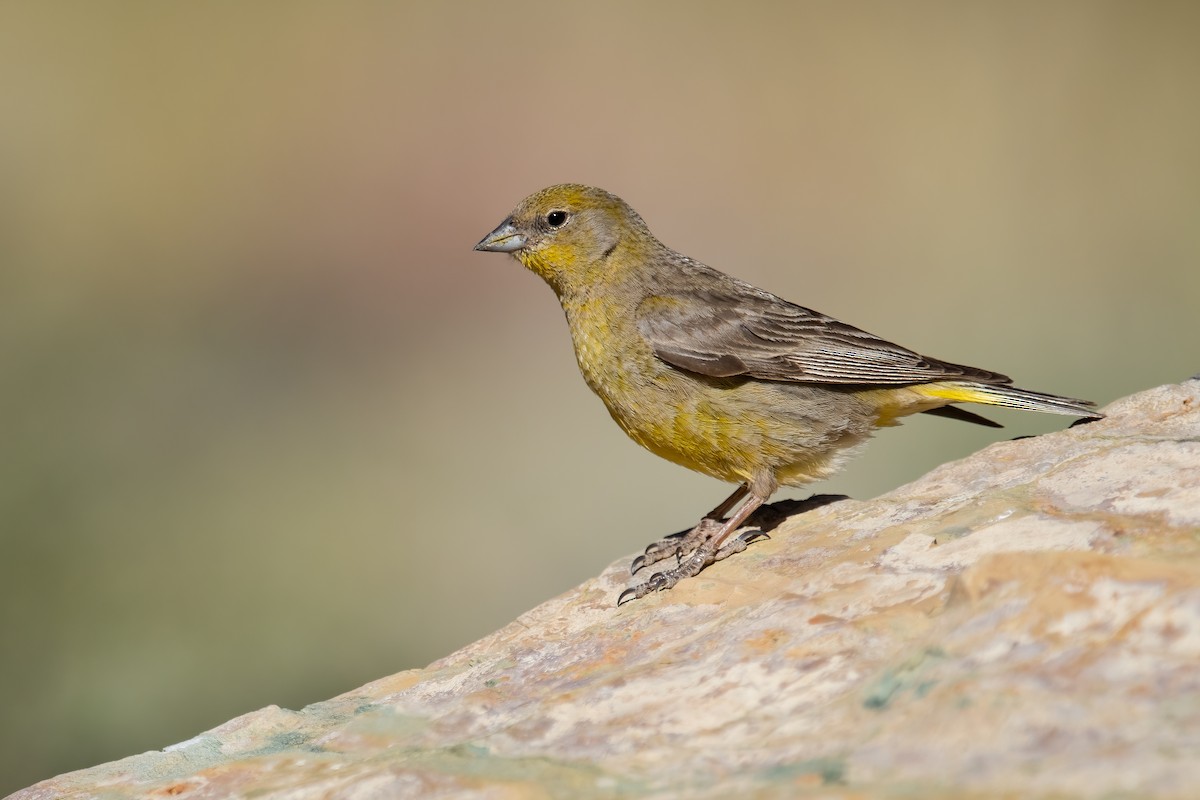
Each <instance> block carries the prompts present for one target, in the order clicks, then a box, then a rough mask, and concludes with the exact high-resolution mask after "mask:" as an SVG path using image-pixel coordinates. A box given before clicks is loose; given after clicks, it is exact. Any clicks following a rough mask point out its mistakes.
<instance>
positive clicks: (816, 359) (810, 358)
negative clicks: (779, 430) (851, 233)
mask: <svg viewBox="0 0 1200 800" xmlns="http://www.w3.org/2000/svg"><path fill="white" fill-rule="evenodd" d="M694 263H695V262H693V264H694ZM721 277H722V278H725V277H726V276H721ZM727 280H728V285H726V286H720V287H716V288H710V289H688V290H684V291H675V292H670V293H663V294H656V295H654V296H651V297H647V298H645V299H644V300H643V301H642V302H641V304H640V305H639V307H638V312H637V326H638V330H639V331H640V332H641V334H642V336H644V337H645V338H646V341H647V342H649V344H650V346H651V347H652V348H653V349H654V353H655V355H657V356H658V357H659V358H660V359H662V360H663V361H665V362H667V363H668V364H671V365H672V366H675V367H678V368H679V369H683V370H687V371H689V372H695V373H698V374H701V375H709V376H712V377H731V376H735V375H745V376H748V377H752V378H758V379H760V380H772V381H787V382H796V383H822V384H847V385H853V384H883V385H904V384H916V383H929V382H934V381H942V380H970V381H978V382H981V383H996V384H1002V383H1010V382H1011V381H1010V379H1009V378H1008V377H1007V376H1004V375H1001V374H999V373H996V372H989V371H987V370H981V369H976V368H975V367H967V366H963V365H961V364H951V363H949V362H946V361H939V360H937V359H933V358H929V357H927V356H922V355H920V354H919V353H915V352H913V351H912V350H909V349H907V348H904V347H901V346H899V345H897V344H893V343H892V342H889V341H887V340H885V339H881V338H879V337H878V336H874V335H872V334H870V333H867V332H866V331H863V330H859V329H858V328H855V327H853V326H851V325H847V324H845V323H844V322H839V321H838V320H835V319H833V318H832V317H828V316H826V315H824V314H821V313H819V312H816V311H813V310H812V309H809V308H804V307H803V306H798V305H795V304H793V303H789V302H787V301H786V300H783V299H781V298H779V297H776V296H775V295H772V294H770V293H768V292H764V291H762V290H760V289H757V288H755V287H753V286H751V285H750V284H747V283H743V282H741V281H737V280H736V279H732V278H728V279H727Z"/></svg>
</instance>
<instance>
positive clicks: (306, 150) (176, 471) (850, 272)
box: [0, 0, 1200, 794]
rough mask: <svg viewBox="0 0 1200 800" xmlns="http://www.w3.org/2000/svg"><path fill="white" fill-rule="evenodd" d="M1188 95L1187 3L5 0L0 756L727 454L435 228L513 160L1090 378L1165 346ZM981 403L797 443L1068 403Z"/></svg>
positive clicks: (789, 292) (516, 549)
mask: <svg viewBox="0 0 1200 800" xmlns="http://www.w3.org/2000/svg"><path fill="white" fill-rule="evenodd" d="M1198 142H1200V5H1197V4H1189V3H1106V2H1077V3H1071V2H1059V3H1040V2H1030V3H1024V2H1017V3H1013V2H995V3H985V2H981V3H969V4H967V3H957V2H944V3H920V2H910V3H904V4H893V3H878V4H871V3H865V4H864V3H854V4H841V3H777V4H772V3H759V4H738V5H737V6H736V7H735V6H734V4H717V3H712V4H702V3H667V2H663V3H655V4H642V3H627V4H624V3H608V4H603V5H598V4H587V5H585V4H571V3H544V4H533V3H524V2H520V1H519V0H514V2H508V3H504V4H493V3H465V2H464V3H457V4H453V5H451V4H437V3H425V4H417V3H383V2H347V3H338V4H331V3H315V2H313V3H305V2H287V3H254V4H245V3H237V2H211V3H203V4H199V3H196V4H181V3H156V2H141V3H134V2H109V3H102V4H101V3H92V4H88V3H61V2H26V3H19V2H17V3H5V4H3V5H0V376H2V377H0V379H2V381H3V389H2V390H0V409H2V411H3V417H2V418H3V425H2V427H0V437H2V438H0V441H2V442H3V458H2V459H0V470H2V471H3V473H2V476H0V643H2V646H3V658H2V659H0V670H3V674H2V675H0V693H2V694H0V708H2V709H3V713H2V714H0V794H4V793H7V792H8V791H12V790H15V789H18V788H20V787H22V786H24V785H26V784H29V783H31V782H33V781H35V780H38V779H41V778H45V777H49V776H51V775H53V774H55V773H58V772H62V771H66V770H70V769H75V768H79V767H85V766H89V765H91V764H94V763H98V762H102V761H106V760H110V759H114V758H118V757H121V756H125V755H129V754H133V753H136V752H140V751H144V750H147V749H151V748H161V747H163V746H165V745H169V744H171V743H173V742H176V741H180V740H183V739H186V738H188V737H190V736H192V735H194V734H196V733H198V732H200V731H202V730H204V729H207V728H210V727H212V726H214V725H217V724H219V723H221V722H223V721H225V720H227V719H229V718H231V717H233V716H236V715H238V714H241V713H243V712H247V711H250V710H253V709H256V708H259V707H262V706H264V705H267V704H271V703H276V704H279V705H282V706H285V707H289V708H300V707H302V706H304V705H305V704H307V703H311V702H315V701H318V700H322V699H325V698H327V697H330V696H332V695H334V694H337V693H340V692H344V691H348V690H351V689H353V688H355V687H356V686H358V685H360V684H362V683H365V682H367V681H369V680H371V679H374V678H377V677H381V676H384V675H388V674H391V673H394V672H397V671H399V670H403V669H407V668H411V667H418V666H422V665H424V664H426V663H428V662H429V661H431V660H433V659H435V658H437V657H439V656H442V655H445V654H447V653H449V652H451V651H452V650H453V649H455V648H457V647H459V646H461V645H463V644H466V643H467V642H470V641H472V640H474V639H476V638H478V637H479V636H481V635H484V634H486V633H488V632H490V631H492V630H494V629H495V628H497V627H499V626H501V625H503V624H505V623H506V622H508V621H510V620H511V619H513V618H514V617H515V616H516V615H518V614H520V613H521V612H523V611H525V610H527V609H529V608H531V607H533V606H535V605H536V604H538V603H539V602H540V601H542V600H545V599H547V598H549V597H551V596H553V595H555V594H557V593H559V592H562V591H564V590H566V589H568V588H570V587H571V586H573V585H575V584H577V583H578V582H580V581H582V580H584V579H586V578H588V577H590V576H593V575H595V574H597V573H599V572H600V571H601V570H602V569H603V568H604V567H605V566H606V565H607V564H609V563H610V562H612V561H613V560H616V559H628V558H629V557H630V556H631V555H632V554H633V553H634V552H635V551H637V550H639V549H640V548H641V547H642V546H643V545H644V544H646V543H647V542H648V541H650V540H652V539H655V538H657V537H658V536H660V535H663V534H665V533H668V532H671V531H675V530H678V529H681V528H683V527H685V526H687V525H690V524H692V523H693V522H694V521H695V520H696V519H697V518H698V517H699V515H700V514H702V513H703V512H705V511H707V510H708V509H709V508H711V507H712V506H713V505H715V504H716V502H717V501H718V500H720V499H722V498H723V497H724V496H725V495H726V494H727V492H728V487H726V486H724V485H721V484H719V483H717V482H715V481H713V480H711V479H709V478H705V477H703V476H700V475H696V474H692V473H689V472H687V471H686V470H683V469H681V468H679V467H676V466H673V465H671V464H668V463H666V462H662V461H659V460H658V459H656V458H655V457H654V456H652V455H650V454H648V453H646V452H643V451H642V450H640V449H639V448H638V447H637V446H636V445H634V444H632V443H630V442H629V441H627V440H626V439H625V437H624V436H623V434H621V432H620V431H619V430H618V429H617V427H616V426H615V425H613V424H612V422H611V421H610V420H609V418H608V415H607V414H606V413H605V411H604V409H603V407H602V406H601V404H600V402H599V401H598V400H596V399H595V398H594V397H592V396H591V394H590V393H589V392H588V390H587V388H586V387H585V386H584V384H583V381H582V380H580V378H579V375H578V373H577V370H576V367H575V363H574V358H573V355H572V353H571V349H570V343H569V340H568V336H567V332H566V326H565V324H564V322H563V319H562V312H561V310H560V309H559V308H558V306H557V304H556V302H555V300H554V297H553V295H552V293H551V292H550V291H549V289H548V288H546V287H545V286H544V285H543V284H542V283H541V282H540V281H539V280H538V279H537V278H535V277H534V276H532V275H530V274H528V273H526V272H524V271H523V270H522V269H521V268H520V266H519V265H518V264H517V263H515V262H514V261H512V260H511V259H509V258H507V257H503V256H499V255H494V254H481V253H474V252H472V250H471V248H472V246H473V245H474V244H475V242H476V241H478V239H479V238H480V237H482V236H483V235H484V234H485V233H487V232H488V231H490V230H491V229H492V228H493V227H494V226H495V225H496V224H497V223H499V222H500V220H501V219H503V218H504V216H505V215H506V214H507V213H508V212H509V210H510V209H511V208H512V207H513V206H514V205H515V204H516V203H517V202H518V201H519V200H520V199H521V198H522V197H523V196H525V195H526V194H528V193H530V192H532V191H534V190H536V189H539V188H541V187H542V186H545V185H547V184H551V183H558V182H562V181H581V182H587V183H593V184H596V185H600V186H603V187H605V188H607V189H609V190H611V191H614V192H616V193H617V194H620V195H621V196H623V197H624V198H626V199H627V200H628V201H629V202H630V203H631V204H632V205H633V206H634V207H635V208H637V209H638V210H639V211H640V212H641V213H642V215H643V216H644V217H645V219H646V220H647V221H648V222H649V224H650V226H651V228H652V229H653V230H654V231H655V232H656V233H657V234H658V235H659V237H660V238H661V239H663V241H665V242H666V243H668V244H669V245H671V246H673V247H675V248H677V249H679V250H681V251H683V252H685V253H687V254H689V255H691V256H693V257H695V258H698V259H701V260H704V261H707V262H708V263H710V264H713V265H714V266H717V267H718V268H721V269H724V270H725V271H728V272H732V273H734V274H736V275H738V276H740V277H742V278H745V279H747V280H750V281H752V282H754V283H757V284H759V285H761V286H763V287H765V288H768V289H770V290H772V291H775V292H776V293H778V294H781V295H783V296H784V297H787V298H789V299H791V300H794V301H796V302H799V303H802V304H804V305H808V306H812V307H814V308H817V309H820V310H821V311H824V312H826V313H829V314H833V315H835V316H837V317H840V318H842V319H844V320H846V321H848V322H851V323H853V324H856V325H858V326H860V327H864V328H866V329H868V330H870V331H872V332H875V333H877V334H880V335H882V336H885V337H887V338H890V339H893V340H896V341H899V342H901V343H903V344H905V345H909V346H911V347H913V348H915V349H919V350H921V351H923V352H927V353H929V354H931V355H934V356H937V357H941V358H945V359H950V360H955V361H962V362H967V363H971V364H976V365H979V366H983V367H987V368H991V369H995V370H999V371H1003V372H1007V373H1009V374H1011V375H1013V376H1014V377H1015V378H1016V379H1017V381H1018V383H1019V384H1020V385H1022V386H1026V387H1029V388H1033V389H1040V390H1044V391H1050V392H1059V393H1064V394H1070V395H1074V396H1079V397H1087V398H1091V399H1095V400H1098V401H1101V402H1107V401H1109V400H1112V399H1114V398H1116V397H1119V396H1122V395H1126V394H1129V393H1131V392H1134V391H1137V390H1140V389H1145V388H1148V387H1151V386H1155V385H1158V384H1161V383H1166V382H1175V381H1179V380H1182V379H1184V378H1186V377H1188V376H1190V375H1192V374H1195V373H1197V372H1200V358H1198V357H1197V335H1198V333H1200V329H1198V325H1197V303H1198V302H1200V146H1198V145H1197V143H1198ZM991 415H992V416H993V417H994V418H996V419H998V420H1000V421H1002V422H1004V423H1005V424H1006V425H1007V426H1008V427H1007V428H1006V430H1004V431H1000V432H996V431H989V430H986V429H983V428H977V427H974V426H968V425H961V424H957V423H953V422H949V421H946V420H938V419H916V420H913V421H912V422H911V423H909V424H906V425H905V426H904V427H903V428H900V429H897V430H890V431H885V432H884V433H882V434H881V435H880V436H879V437H878V439H877V440H876V442H875V443H874V445H873V446H872V448H871V449H869V450H868V452H867V454H866V455H865V456H863V457H862V458H860V459H858V460H857V461H855V462H853V463H852V464H851V466H850V467H849V468H848V469H847V471H846V472H845V474H844V475H843V476H842V477H839V478H838V479H837V480H834V481H831V482H829V483H828V484H824V485H820V486H817V487H814V489H815V490H817V491H823V492H844V493H847V494H850V495H852V496H854V497H857V498H861V499H865V498H869V497H872V496H874V495H877V494H880V493H882V492H885V491H887V490H889V489H891V488H894V487H896V486H899V485H901V484H903V483H904V482H906V481H909V480H911V479H913V478H915V477H917V476H919V475H920V474H922V473H923V472H925V471H926V470H928V469H929V468H931V467H933V466H934V465H936V464H938V463H940V462H943V461H945V460H948V459H953V458H956V457H960V456H963V455H966V454H968V453H970V452H972V451H974V450H976V449H978V448H980V447H982V446H984V445H985V444H987V443H988V442H991V441H994V440H996V439H999V438H1003V437H1011V436H1016V435H1022V434H1031V433H1038V432H1042V431H1047V430H1053V429H1058V428H1061V427H1063V426H1064V425H1065V424H1067V422H1068V420H1066V419H1065V418H1059V417H1042V416H1035V415H1021V414H1018V413H1006V412H994V413H992V414H991ZM806 494H807V492H802V491H793V492H790V493H781V495H780V496H781V497H784V496H793V497H801V496H805V495H806Z"/></svg>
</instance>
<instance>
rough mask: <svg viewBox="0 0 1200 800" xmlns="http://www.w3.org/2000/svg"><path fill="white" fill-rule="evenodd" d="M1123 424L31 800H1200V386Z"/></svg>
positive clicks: (933, 476)
mask: <svg viewBox="0 0 1200 800" xmlns="http://www.w3.org/2000/svg"><path fill="white" fill-rule="evenodd" d="M1107 412H1108V414H1109V415H1110V416H1109V418H1108V419H1106V420H1103V421H1100V422H1096V423H1093V424H1090V425H1085V426H1078V427H1075V428H1071V429H1069V430H1064V431H1062V432H1059V433H1054V434H1050V435H1047V436H1042V437H1038V438H1036V439H1025V440H1019V441H1012V442H1004V443H1000V444H996V445H993V446H991V447H988V448H987V449H985V450H983V451H981V452H979V453H977V454H975V455H974V456H971V457H970V458H967V459H964V460H962V461H959V462H956V463H952V464H947V465H945V466H943V467H941V468H939V469H937V470H935V471H933V472H932V473H930V474H929V475H927V476H925V477H924V478H922V479H921V480H918V481H916V482H915V483H912V484H910V485H908V486H904V487H902V488H900V489H898V490H896V491H894V492H892V493H890V494H888V495H886V496H884V497H880V498H878V499H876V500H872V501H869V502H857V501H853V500H839V501H837V502H830V503H827V504H824V505H819V506H818V504H816V503H810V504H808V505H809V506H818V507H813V508H810V509H809V510H807V511H805V512H804V513H796V514H790V515H789V513H790V511H791V510H792V508H791V507H789V505H788V504H786V503H781V504H776V505H775V506H774V510H775V511H776V512H784V513H782V514H780V515H779V516H780V517H781V518H782V521H779V520H776V521H777V522H778V524H777V525H776V527H774V529H773V530H772V531H771V536H772V538H771V540H770V541H764V542H759V543H756V544H754V545H753V546H752V547H751V548H750V549H749V550H747V551H746V552H745V553H743V554H740V555H738V556H736V557H734V558H731V559H729V560H728V561H725V562H721V563H719V564H717V565H715V566H713V567H712V568H710V569H708V570H707V571H705V572H704V573H703V574H702V575H700V576H699V577H698V578H694V579H692V580H688V581H686V582H684V583H682V584H680V585H679V586H678V587H677V588H675V589H674V590H672V591H671V592H669V593H664V594H661V595H655V596H651V597H649V598H646V599H644V600H640V601H636V602H633V603H630V604H629V605H627V606H624V607H622V608H620V609H616V608H614V607H613V601H614V598H615V597H616V596H617V594H618V593H619V592H620V590H621V589H622V588H624V586H625V585H626V583H627V579H628V575H627V573H626V570H627V565H628V563H629V559H627V558H626V559H622V560H621V561H619V562H617V563H616V564H614V565H613V566H612V567H610V568H609V569H608V570H606V571H605V572H604V574H603V575H601V576H600V577H599V578H596V579H595V580H592V581H589V582H587V583H585V584H584V585H582V586H580V587H578V588H577V589H575V590H574V591H571V592H568V593H567V594H565V595H563V596H561V597H558V598H556V599H554V600H551V601H550V602H548V603H546V604H544V605H542V606H540V607H539V608H536V609H534V610H533V611H531V612H529V613H528V614H525V615H524V616H522V617H521V618H519V619H518V620H516V621H515V622H513V623H512V624H511V625H509V626H508V627H506V628H504V629H503V630H500V631H498V632H496V633H495V634H493V635H491V636H489V637H487V638H485V639H482V640H481V641H479V642H476V643H475V644H473V645H471V646H469V647H467V648H464V649H463V650H461V651H459V652H457V653H454V654H453V655H451V656H449V657H447V658H445V659H443V660H441V661H438V662H436V663H434V664H432V665H430V666H429V667H428V668H426V669H421V670H413V671H409V672H403V673H400V674H398V675H393V676H391V677H388V678H384V679H382V680H379V681H377V682H375V683H372V684H369V685H367V686H364V687H362V688H361V689H358V690H356V691H353V692H349V693H348V694H345V695H342V696H340V697H336V698H334V699H332V700H329V701H327V702H323V703H318V704H315V705H313V706H310V707H308V708H305V709H303V710H302V711H287V710H283V709H279V708H267V709H263V710H261V711H257V712H254V713H251V714H247V715H245V716H243V717H239V718H238V719H235V720H233V721H231V722H229V723H226V724H225V725H223V726H221V727H219V728H216V729H214V730H212V731H209V732H207V733H203V734H201V735H199V736H197V737H195V738H194V739H191V740H189V741H187V742H183V743H181V744H178V745H175V746H173V747H170V748H167V749H166V750H165V751H162V752H152V753H146V754H143V755H139V756H134V757H131V758H127V759H125V760H123V761H118V762H115V763H112V764H105V765H102V766H99V767H95V768H92V769H88V770H83V771H80V772H76V773H72V774H68V775H62V776H59V777H57V778H54V779H52V780H48V781H45V782H43V783H40V784H38V785H36V786H33V787H31V788H29V789H26V790H24V791H22V792H18V793H17V794H16V795H14V797H15V798H20V800H41V798H51V797H104V798H126V797H145V798H149V797H158V798H161V797H165V796H174V797H181V798H215V797H226V796H234V795H238V796H242V795H251V794H253V795H255V796H257V797H271V798H274V797H288V798H317V797H322V798H324V797H331V798H375V797H380V798H382V797H422V798H436V797H488V798H493V797H494V798H518V797H522V798H523V797H572V798H592V797H597V798H599V797H621V796H629V797H664V798H665V797H679V796H688V797H781V798H784V797H807V796H813V797H817V796H820V797H841V796H847V797H849V796H853V797H922V798H928V797H947V798H949V797H955V798H961V797H977V796H996V795H1003V796H1013V797H1031V796H1038V795H1053V796H1105V797H1147V796H1160V797H1195V796H1197V794H1198V793H1200V382H1197V381H1190V382H1188V383H1185V384H1181V385H1177V386H1166V387H1161V388H1158V389H1155V390H1152V391H1148V392H1145V393H1142V394H1139V395H1136V396H1134V397H1130V398H1126V399H1125V400H1122V401H1119V402H1117V403H1114V404H1113V405H1111V406H1110V407H1109V408H1108V409H1107ZM794 505H800V504H794Z"/></svg>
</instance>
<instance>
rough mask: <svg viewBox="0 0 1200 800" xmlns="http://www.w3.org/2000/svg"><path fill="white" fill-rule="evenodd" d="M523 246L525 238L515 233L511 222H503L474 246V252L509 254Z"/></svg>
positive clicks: (515, 230)
mask: <svg viewBox="0 0 1200 800" xmlns="http://www.w3.org/2000/svg"><path fill="white" fill-rule="evenodd" d="M524 246H525V237H524V236H523V235H522V234H520V233H517V229H516V228H515V227H513V224H512V222H510V221H509V220H504V222H501V223H500V227H499V228H496V230H494V231H492V232H491V233H489V234H488V235H487V236H485V237H483V239H482V240H480V242H479V244H477V245H475V249H476V250H486V251H487V252H489V253H511V252H513V251H515V250H520V249H521V248H522V247H524Z"/></svg>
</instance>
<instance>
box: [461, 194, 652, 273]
mask: <svg viewBox="0 0 1200 800" xmlns="http://www.w3.org/2000/svg"><path fill="white" fill-rule="evenodd" d="M635 239H636V240H638V241H645V240H649V241H654V240H653V237H652V236H650V235H649V231H648V230H647V229H646V224H645V223H644V222H643V221H642V218H641V217H639V216H638V214H637V212H636V211H634V210H633V209H632V208H630V207H629V206H628V205H627V204H626V203H625V201H624V200H622V199H621V198H619V197H617V196H616V195H614V194H609V193H608V192H606V191H604V190H603V189H596V188H593V187H591V186H581V185H579V184H574V183H564V184H560V185H558V186H551V187H549V188H548V189H543V190H541V191H540V192H537V193H536V194H532V195H530V196H529V197H526V198H525V199H524V200H522V201H521V202H520V204H518V205H517V207H516V209H514V210H513V212H512V213H511V214H509V215H508V218H507V219H505V220H504V221H503V222H502V223H500V225H499V226H498V227H497V228H496V230H494V231H492V232H491V233H489V234H488V235H487V236H485V237H483V240H482V241H480V242H479V244H477V245H475V249H476V250H486V251H489V252H497V253H512V254H513V256H514V257H516V258H517V260H519V261H520V262H521V263H522V264H524V265H525V266H526V267H528V268H529V269H530V270H532V271H533V272H536V273H537V274H538V275H541V276H542V277H543V278H544V279H545V280H546V282H547V283H549V284H550V285H551V286H552V287H553V288H554V290H555V291H556V292H558V293H559V294H560V295H561V294H563V293H564V292H568V291H572V290H578V289H580V288H582V287H584V286H586V285H587V284H588V283H589V282H591V281H593V280H596V279H597V278H599V277H600V276H602V275H608V276H610V277H611V265H610V264H609V263H608V262H609V260H610V257H611V256H612V255H613V253H615V252H616V251H617V249H618V247H620V246H621V244H622V243H623V242H624V243H629V242H631V241H632V240H635Z"/></svg>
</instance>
